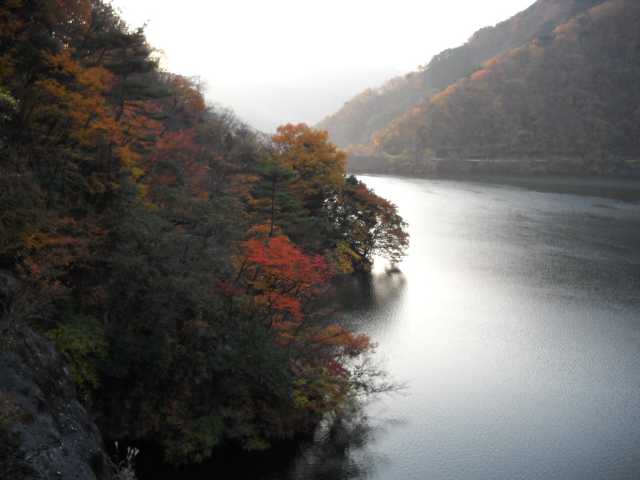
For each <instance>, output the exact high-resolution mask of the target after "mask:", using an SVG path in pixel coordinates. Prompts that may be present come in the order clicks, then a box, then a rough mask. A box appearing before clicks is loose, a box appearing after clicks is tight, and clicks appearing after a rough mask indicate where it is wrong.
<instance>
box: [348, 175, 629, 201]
mask: <svg viewBox="0 0 640 480" xmlns="http://www.w3.org/2000/svg"><path fill="white" fill-rule="evenodd" d="M350 173H352V174H354V175H358V176H360V175H364V176H368V177H374V178H375V177H380V178H386V177H388V178H394V177H395V178H404V179H407V180H410V179H424V180H452V181H461V182H468V183H478V184H486V185H505V186H511V187H517V188H521V189H526V190H532V191H536V192H546V193H566V194H572V195H581V196H595V197H602V198H611V199H615V200H622V201H628V202H640V177H638V178H636V177H621V176H595V175H591V176H585V175H525V174H522V175H513V174H511V175H508V174H493V175H490V174H477V175H467V174H459V175H453V174H451V175H433V174H423V175H410V174H405V175H399V174H388V173H372V172H356V171H350Z"/></svg>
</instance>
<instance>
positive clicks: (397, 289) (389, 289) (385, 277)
mask: <svg viewBox="0 0 640 480" xmlns="http://www.w3.org/2000/svg"><path fill="white" fill-rule="evenodd" d="M405 286H406V279H405V276H404V275H403V274H402V273H387V272H385V273H378V274H372V275H354V276H349V277H346V278H343V279H341V280H340V283H339V288H338V289H337V290H338V301H339V303H340V307H341V309H342V310H343V311H344V312H345V313H346V314H352V315H353V314H362V313H367V312H381V313H382V311H384V309H386V308H388V307H390V306H392V305H394V304H396V303H397V301H398V300H399V299H400V298H401V296H402V293H403V292H404V289H405Z"/></svg>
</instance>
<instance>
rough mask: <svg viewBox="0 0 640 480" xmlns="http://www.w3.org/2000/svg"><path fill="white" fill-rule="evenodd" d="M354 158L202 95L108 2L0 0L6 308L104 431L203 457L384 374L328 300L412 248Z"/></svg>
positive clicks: (332, 406) (290, 431)
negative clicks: (259, 123) (350, 164)
mask: <svg viewBox="0 0 640 480" xmlns="http://www.w3.org/2000/svg"><path fill="white" fill-rule="evenodd" d="M345 163H346V157H345V154H344V153H343V152H341V151H340V150H339V149H337V147H335V146H334V145H333V144H331V143H330V142H329V141H328V137H327V134H326V133H325V132H321V131H317V130H314V129H312V128H310V127H308V126H307V125H285V126H283V127H281V128H280V129H279V130H278V133H277V134H276V135H275V136H274V137H273V138H266V137H265V136H263V135H262V134H260V133H259V132H256V131H254V130H253V129H251V128H250V127H249V126H247V125H244V124H243V123H242V122H240V121H239V120H238V119H237V118H236V117H235V116H234V115H233V114H232V113H231V112H228V111H224V110H220V109H216V108H213V107H212V106H210V105H209V104H208V103H207V101H206V100H205V97H204V94H203V92H202V90H201V88H200V85H199V84H198V82H197V81H195V80H193V79H190V78H185V77H183V76H180V75H176V74H172V73H169V72H166V71H163V70H162V69H160V68H159V66H158V62H157V60H156V56H155V53H154V49H153V47H152V46H151V45H149V44H148V43H147V40H146V38H145V35H144V31H143V30H142V29H131V28H129V27H128V26H127V25H126V24H125V23H124V22H123V21H122V19H121V18H120V17H119V16H118V13H117V12H116V11H114V9H113V8H112V7H111V6H110V4H108V3H105V2H103V1H101V0H56V1H53V0H9V1H5V2H2V5H1V6H0V269H2V270H3V271H6V272H11V274H12V275H15V276H16V277H17V278H19V280H20V284H21V285H22V287H21V289H20V293H19V295H16V296H15V298H10V299H5V298H0V307H1V309H0V317H1V318H2V322H3V324H7V325H17V324H24V323H26V324H28V325H31V326H32V327H33V328H35V329H37V330H38V331H39V332H42V333H43V334H44V335H46V336H47V337H48V338H50V339H51V340H52V341H53V342H54V343H55V345H56V347H57V348H58V349H59V350H60V351H61V352H62V353H63V354H64V355H65V357H66V358H67V360H68V363H69V368H70V371H71V374H72V376H73V378H74V380H75V382H76V384H77V387H78V390H79V392H80V395H81V397H82V400H83V402H84V403H85V405H86V406H87V408H89V409H90V411H91V412H92V414H93V415H94V416H95V417H96V418H97V420H98V424H99V427H100V428H101V431H102V433H103V435H104V436H105V438H107V439H109V440H118V439H122V440H123V441H124V440H126V441H127V442H133V443H139V444H140V443H144V444H145V445H148V446H149V445H150V446H152V447H153V448H155V449H158V450H159V451H161V452H162V454H163V458H164V460H165V461H167V462H170V463H174V464H185V463H194V462H201V461H203V460H205V459H206V458H208V457H209V456H211V455H212V454H213V453H214V452H215V450H216V449H219V448H222V447H232V448H241V449H245V450H261V449H267V448H269V447H270V445H272V444H273V443H277V442H279V441H281V440H284V439H288V438H292V437H293V436H294V435H296V434H299V433H303V432H308V431H309V430H310V429H311V428H312V427H313V426H314V425H315V423H316V422H317V421H318V420H319V419H320V418H321V417H322V416H323V415H325V414H326V413H328V412H332V411H335V410H336V409H339V408H340V406H341V405H342V404H343V403H344V402H345V401H346V400H347V399H349V398H353V397H354V396H357V395H360V394H363V393H370V392H374V391H377V390H384V389H385V388H386V384H384V383H379V380H380V379H379V378H377V376H376V375H370V373H372V372H373V371H372V370H371V369H370V368H369V367H367V364H366V362H364V359H365V358H366V356H367V353H368V352H371V350H372V349H373V348H374V345H373V344H372V343H371V341H370V340H369V339H368V338H367V337H366V336H363V335H359V334H357V333H354V332H351V331H348V330H346V329H344V328H342V327H340V326H338V325H335V324H334V322H332V321H331V312H328V311H326V309H324V308H321V305H322V304H323V302H322V300H323V299H324V298H326V296H327V295H329V294H330V289H331V279H332V278H333V277H335V276H336V275H342V274H348V273H351V272H354V271H365V272H366V271H367V270H368V269H369V268H370V266H371V264H372V262H373V259H374V255H382V256H386V257H387V258H389V259H390V260H391V261H393V262H397V261H398V260H399V259H400V258H401V256H402V254H403V252H404V250H405V248H406V246H407V241H408V240H407V234H406V233H405V224H404V222H403V221H402V219H401V218H400V216H399V215H398V214H397V212H396V208H395V207H394V206H393V205H392V204H390V203H389V202H387V201H385V200H384V199H381V198H380V197H378V196H377V195H375V193H374V192H372V191H371V190H369V189H367V188H366V186H365V185H364V184H362V183H361V182H360V181H358V180H357V179H355V178H353V177H348V176H347V175H346V170H345ZM324 303H325V304H326V302H324ZM149 372H153V375H149ZM355 379H357V381H355ZM363 379H365V380H366V381H362V380H363Z"/></svg>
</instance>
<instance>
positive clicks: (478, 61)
mask: <svg viewBox="0 0 640 480" xmlns="http://www.w3.org/2000/svg"><path fill="white" fill-rule="evenodd" d="M602 1H603V0H539V1H537V2H536V3H534V4H533V5H532V6H531V7H529V8H528V9H526V10H525V11H523V12H521V13H519V14H517V15H515V16H514V17H513V18H510V19H509V20H506V21H504V22H501V23H499V24H497V25H495V26H493V27H486V28H482V29H481V30H479V31H477V32H476V33H475V34H473V35H472V36H471V38H470V39H469V40H468V41H467V43H465V44H464V45H461V46H459V47H457V48H452V49H447V50H445V51H443V52H441V53H440V54H438V55H436V56H435V57H433V59H432V60H431V61H430V62H429V63H428V64H426V65H424V66H423V67H421V68H420V69H419V71H416V72H412V73H409V74H408V75H406V76H404V77H397V78H394V79H392V80H390V81H389V82H387V83H386V84H385V85H384V86H382V87H381V88H378V89H368V90H366V91H364V92H363V93H361V94H359V95H357V96H356V97H355V98H353V99H352V100H350V101H349V102H347V103H346V104H345V105H344V106H343V107H342V108H341V109H340V110H339V111H338V112H336V113H335V114H333V115H331V116H329V117H327V118H326V119H325V120H323V121H322V122H321V123H320V124H319V127H320V128H322V129H326V130H328V131H329V134H330V136H331V140H332V141H334V142H335V143H337V144H338V145H339V146H341V147H344V148H346V147H357V146H358V145H368V144H369V143H370V142H371V140H372V138H373V136H374V135H375V134H376V132H377V131H379V130H381V129H385V128H386V127H387V126H388V125H389V124H390V123H391V122H392V121H393V120H394V119H396V118H397V117H400V116H402V115H403V114H404V113H406V112H410V111H411V110H412V109H413V108H414V107H415V106H417V105H419V104H420V103H421V102H422V101H424V100H426V99H428V98H430V97H431V96H432V95H434V94H436V93H438V92H439V91H441V90H443V89H445V88H446V87H448V86H449V85H450V84H452V83H455V82H456V81H457V80H459V79H461V78H464V77H466V76H468V75H470V74H471V73H473V72H474V71H475V70H477V69H479V68H481V66H482V65H483V64H484V63H485V62H486V61H488V60H490V59H491V58H492V57H494V56H496V55H498V54H500V53H504V52H507V51H509V50H511V49H513V48H517V47H520V46H522V45H524V44H526V43H527V42H528V41H530V40H531V39H533V38H535V37H537V36H540V35H543V36H544V35H547V34H549V33H550V32H552V31H553V29H554V28H555V27H556V26H557V25H559V24H561V23H564V22H565V21H566V20H568V19H569V18H570V17H572V16H574V15H576V14H577V13H579V12H580V11H583V10H584V9H586V8H588V7H590V6H593V5H594V4H597V3H601V2H602Z"/></svg>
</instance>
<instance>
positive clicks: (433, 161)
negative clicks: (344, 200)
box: [321, 0, 640, 175]
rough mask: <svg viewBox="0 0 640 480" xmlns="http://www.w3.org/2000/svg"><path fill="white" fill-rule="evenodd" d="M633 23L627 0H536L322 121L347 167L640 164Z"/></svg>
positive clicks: (455, 170) (639, 39) (635, 17)
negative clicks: (341, 150)
mask: <svg viewBox="0 0 640 480" xmlns="http://www.w3.org/2000/svg"><path fill="white" fill-rule="evenodd" d="M638 25H640V2H637V1H634V0H607V1H593V0H588V1H575V0H539V1H538V2H536V3H535V4H534V5H532V6H531V7H530V8H528V9H527V10H525V11H524V12H521V13H520V14H518V15H516V16H514V17H512V18H511V19H509V20H507V21H506V22H502V23H500V24H498V25H497V26H496V27H491V28H487V29H482V30H480V31H479V32H477V33H476V34H475V35H474V36H473V37H472V38H471V39H470V40H469V42H467V43H466V44H465V45H463V46H462V47H459V48H457V49H453V50H447V51H445V52H442V53H441V54H439V55H437V56H436V57H434V59H433V60H432V61H431V62H430V63H429V65H427V67H426V68H424V69H423V70H422V71H420V72H416V73H413V74H410V75H408V76H407V77H405V79H404V81H400V82H397V81H396V82H394V83H393V84H392V85H390V86H387V87H386V88H385V89H383V90H380V91H377V92H372V93H371V92H370V93H369V95H367V96H362V95H361V96H360V97H358V98H357V99H356V100H354V101H352V102H350V103H348V104H346V105H345V107H343V109H342V110H341V111H339V112H338V113H337V114H335V115H334V116H332V117H329V118H328V119H326V120H325V121H324V122H323V124H321V126H322V127H323V128H326V129H327V130H329V132H330V134H332V135H333V137H332V138H333V140H334V141H335V142H337V143H338V144H340V145H341V146H343V147H346V148H347V149H348V150H349V151H350V153H351V162H350V167H351V169H352V170H353V171H369V172H378V173H402V174H409V175H423V174H460V173H480V174H484V173H525V174H532V173H541V174H545V173H558V174H560V173H562V174H564V173H587V174H601V175H602V174H618V175H619V174H623V175H626V174H630V173H634V172H635V173H638V171H640V164H639V162H638V161H637V160H638V159H640V90H639V89H638V88H637V85H638V84H640V29H639V28H638ZM513 45H517V46H513ZM494 51H499V53H498V54H496V55H494V56H492V57H490V58H489V59H487V60H484V61H482V62H481V64H478V63H476V61H477V59H479V58H481V57H483V56H486V55H490V52H494ZM456 77H457V78H456ZM418 78H419V79H420V80H419V82H418V80H417V79H418ZM420 82H421V84H422V98H421V99H419V100H415V98H417V96H418V93H417V92H418V91H419V88H418V87H417V86H416V87H414V90H413V91H414V93H412V94H411V95H409V94H407V93H406V92H407V91H410V90H411V88H408V87H407V84H408V83H412V85H417V84H418V83H420ZM400 92H402V93H400ZM411 96H413V99H414V100H412V101H405V102H404V103H403V102H394V101H391V102H390V103H391V107H390V108H386V107H387V105H386V104H385V100H389V99H393V98H403V99H405V100H406V99H408V98H409V97H411ZM383 107H385V108H386V109H385V108H383ZM400 107H401V108H402V109H403V111H402V112H400V113H397V112H395V111H394V113H393V114H391V113H390V112H391V110H393V109H396V110H397V109H398V108H400ZM367 114H371V116H370V117H369V118H366V115H367ZM385 116H386V118H385V119H384V121H383V122H380V123H383V124H384V125H383V126H379V125H373V124H375V123H376V121H377V119H381V118H383V117H385ZM362 117H364V119H362ZM349 121H351V122H352V123H351V124H350V123H349ZM345 124H346V125H345ZM358 125H360V126H359V127H358ZM343 126H345V129H344V130H341V129H342V128H343ZM371 127H373V128H371ZM354 132H355V135H354Z"/></svg>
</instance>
